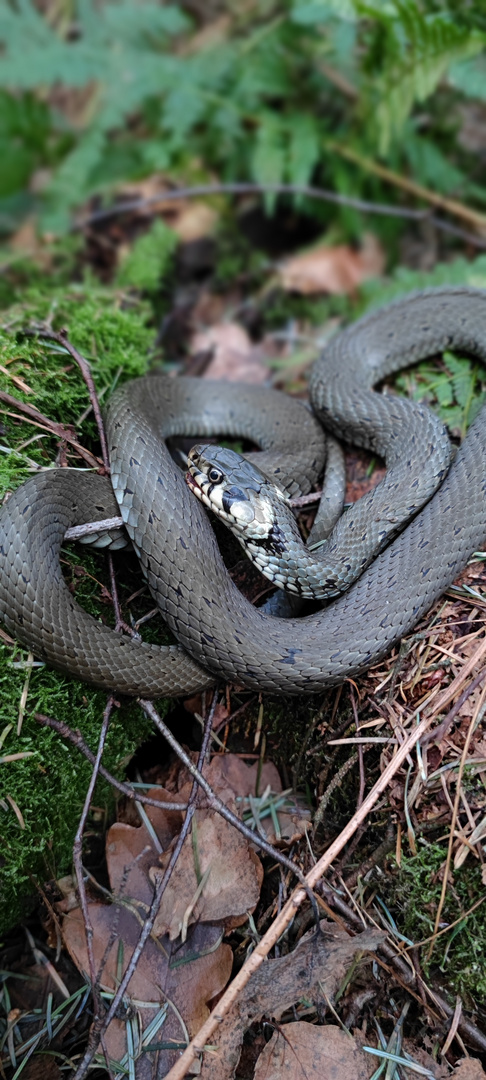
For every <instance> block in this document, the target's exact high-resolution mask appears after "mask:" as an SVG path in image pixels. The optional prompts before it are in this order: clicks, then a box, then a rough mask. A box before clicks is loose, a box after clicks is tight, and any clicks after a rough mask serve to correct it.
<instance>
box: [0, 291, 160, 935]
mask: <svg viewBox="0 0 486 1080" xmlns="http://www.w3.org/2000/svg"><path fill="white" fill-rule="evenodd" d="M149 315H150V309H149V307H148V306H146V305H144V304H142V303H140V301H139V300H135V299H133V298H131V299H130V300H128V299H127V297H126V296H125V295H124V294H123V292H122V291H121V290H120V291H118V292H117V291H111V292H110V291H108V290H105V289H103V288H101V287H99V286H98V285H94V284H90V283H87V284H84V285H73V286H70V287H69V288H67V289H56V288H54V289H53V288H50V287H47V286H44V287H42V289H41V286H40V284H39V285H37V284H36V283H34V284H33V285H32V284H31V285H30V286H29V287H28V288H26V289H25V290H24V293H23V299H22V302H21V303H16V304H15V305H14V306H13V307H10V308H9V309H8V310H7V311H6V312H5V313H4V317H3V319H2V323H3V329H1V330H0V364H1V365H2V366H3V367H4V368H6V369H7V371H8V372H9V375H6V374H2V373H1V372H0V389H1V390H3V391H6V392H7V393H9V394H10V395H12V396H13V397H15V398H16V399H18V400H22V401H26V402H28V403H29V404H30V405H34V406H35V407H37V409H39V410H40V411H41V412H42V413H44V414H45V415H46V416H48V417H50V418H51V419H53V420H59V421H62V423H64V424H68V423H70V424H74V425H75V427H76V428H77V429H78V434H79V437H80V440H81V441H82V442H83V443H84V444H85V445H87V446H90V447H91V448H92V449H93V450H94V451H95V452H98V450H99V446H98V442H97V435H96V428H95V425H94V422H93V420H92V418H91V417H90V416H89V417H88V418H87V419H86V420H83V422H82V424H80V418H81V417H82V415H83V413H84V411H85V410H86V408H87V407H88V405H89V398H88V392H87V390H86V387H85V385H84V382H83V380H82V378H81V375H80V373H79V371H78V368H77V366H76V365H75V364H74V363H73V361H72V360H71V357H70V356H69V355H67V354H66V352H65V351H64V350H62V349H59V347H58V346H53V345H52V343H49V342H47V341H41V340H40V339H36V338H31V337H26V336H24V335H23V334H22V329H23V328H24V327H26V326H29V325H32V324H35V323H39V322H42V321H44V320H46V319H52V323H53V325H54V327H57V328H59V327H60V326H67V328H68V330H69V334H70V338H71V340H72V342H73V344H75V345H76V347H77V348H78V349H79V350H80V352H82V353H83V354H84V355H85V356H87V357H88V359H89V360H90V363H91V366H92V371H93V376H94V380H95V383H96V387H97V390H98V393H99V395H100V397H101V398H102V400H103V399H104V398H107V397H109V394H110V393H111V390H112V388H113V387H114V385H115V383H116V382H117V381H118V380H119V379H126V378H131V377H133V376H136V375H141V374H143V373H144V372H145V370H146V368H147V357H148V353H149V350H150V346H151V342H152V331H151V330H150V328H149V326H148V316H149ZM11 376H16V377H17V378H20V379H22V380H24V381H25V383H26V384H27V385H28V387H29V388H30V389H31V391H32V393H26V392H24V391H22V388H21V385H19V384H18V383H15V381H14V380H13V379H12V377H11ZM0 409H1V410H2V411H1V412H0V424H1V435H0V445H1V450H0V496H3V495H4V494H5V492H6V491H7V490H12V489H13V488H14V487H15V486H17V485H18V484H19V483H21V482H22V481H23V480H24V479H26V477H27V476H28V475H30V473H31V469H32V465H30V466H29V462H31V463H36V464H37V465H44V466H48V465H50V464H51V463H52V461H53V460H54V457H55V453H56V451H57V442H58V440H57V439H55V438H53V437H52V436H50V435H48V434H46V433H45V432H42V431H40V430H39V429H38V428H36V427H34V426H32V425H31V424H29V423H26V422H24V420H17V419H14V418H13V417H12V416H8V415H7V413H8V412H16V411H18V410H16V409H15V407H11V406H7V405H5V404H4V403H3V402H0ZM39 435H41V436H42V437H41V438H40V439H39V438H38V436H39ZM33 437H34V438H35V441H34V442H29V445H27V446H25V445H24V444H25V442H26V441H27V440H31V439H32V438H33ZM7 448H10V452H7ZM68 461H69V463H70V464H75V465H79V459H75V458H74V457H73V456H72V454H71V451H70V450H69V449H68ZM67 558H68V559H69V562H70V564H71V566H73V567H74V566H76V565H77V566H81V567H82V571H81V576H79V575H78V574H77V573H75V572H73V575H72V576H73V581H74V584H75V590H76V597H77V598H80V599H82V601H83V603H84V605H85V606H86V608H87V610H89V611H90V612H91V613H92V614H94V615H95V617H98V618H100V617H101V618H103V619H104V620H105V621H110V620H111V610H110V606H109V605H107V604H106V601H104V600H103V594H102V589H100V583H101V585H103V584H105V585H106V584H108V581H107V578H106V570H105V569H104V564H103V559H102V558H101V559H100V557H99V556H97V555H95V554H92V553H89V552H85V551H84V550H82V549H77V550H73V551H70V552H69V554H68V555H67ZM122 558H125V560H126V561H127V566H128V571H129V579H128V582H129V584H128V585H127V591H125V589H124V587H123V588H122V590H121V594H122V598H123V596H126V597H128V596H129V595H130V592H133V591H135V589H137V588H139V587H140V584H141V582H140V577H137V578H135V570H134V565H135V564H134V562H133V560H132V561H131V560H130V558H128V559H127V557H126V556H122ZM89 575H91V576H89ZM130 575H131V578H132V579H133V580H130ZM93 579H95V580H93ZM134 581H136V584H134ZM128 589H129V590H130V592H129V591H128ZM147 606H151V604H150V602H149V603H148V605H147V601H146V599H145V610H147ZM138 613H139V612H138V611H135V612H134V614H135V616H137V615H138ZM125 614H128V613H126V612H125ZM154 622H155V623H156V621H154ZM149 625H150V629H149V631H148V634H147V637H149V638H151V639H152V640H153V639H158V640H160V631H159V630H158V629H157V626H156V624H155V625H153V624H152V623H151V624H149ZM22 658H24V659H25V653H22V652H18V651H15V652H14V653H12V650H11V649H9V648H8V647H7V646H6V645H2V647H1V648H0V738H2V735H3V742H2V746H1V750H0V757H1V756H4V757H8V756H9V755H11V754H17V753H25V752H28V753H31V752H32V751H33V756H31V757H26V758H22V759H20V760H17V761H3V763H2V764H1V766H0V768H1V781H0V784H1V786H0V850H1V852H2V861H1V864H0V866H1V869H0V929H5V928H7V927H8V926H9V925H11V924H12V923H14V922H15V921H16V920H17V919H19V918H20V917H21V916H22V913H23V912H24V910H25V906H26V904H27V903H28V902H29V898H30V897H31V895H32V893H33V891H34V889H33V881H32V879H36V880H39V881H40V882H41V883H42V882H44V881H45V880H46V879H50V878H52V877H56V876H58V875H62V874H64V873H66V872H67V871H69V870H70V867H71V849H72V841H73V836H74V833H75V830H76V827H77V824H78V820H79V814H80V810H81V807H82V805H83V801H84V797H85V792H86V788H87V785H88V782H89V777H90V775H91V765H90V764H89V763H88V762H87V761H86V760H85V759H84V758H83V757H82V756H81V755H80V753H79V752H78V751H77V750H75V749H74V747H72V746H71V745H70V744H68V743H66V742H65V741H64V740H62V739H61V738H60V736H59V735H58V734H57V733H55V732H53V731H51V730H49V729H45V728H42V727H40V726H39V724H38V723H37V722H36V720H35V719H34V714H35V713H36V712H41V713H45V714H47V715H48V716H51V717H54V718H55V719H56V720H59V721H64V722H65V723H66V724H68V725H69V727H70V728H71V729H76V728H79V729H80V730H81V732H82V735H83V737H84V739H85V740H86V742H87V743H88V745H89V746H90V747H91V749H92V750H93V751H96V746H97V742H98V737H99V731H100V726H101V718H102V715H103V710H104V708H105V704H106V695H105V694H104V693H101V692H99V691H96V690H94V689H92V688H91V687H87V686H85V685H83V684H81V683H78V682H76V681H74V680H71V679H68V678H64V677H63V676H61V675H59V674H58V673H56V672H54V671H50V670H48V669H47V668H40V669H34V670H33V671H32V674H31V678H30V684H29V692H28V696H27V703H26V711H25V715H24V719H23V725H22V730H21V734H20V735H17V722H18V715H19V706H20V698H21V694H22V689H23V687H24V684H25V680H26V675H27V671H26V669H25V668H20V669H17V668H14V667H12V662H16V661H18V660H21V659H22ZM159 705H160V706H161V708H162V713H164V711H165V704H164V702H161V703H159ZM150 730H151V725H150V724H149V722H148V721H147V720H146V719H145V718H144V716H143V714H142V712H141V710H140V708H139V707H138V706H136V705H135V704H134V703H126V704H123V706H122V708H121V709H119V710H118V709H116V710H115V711H114V714H113V718H112V721H111V725H110V731H109V735H108V740H107V747H106V752H105V755H104V759H103V760H104V763H105V765H106V767H107V768H108V769H109V770H110V771H111V772H113V773H115V774H118V775H121V774H122V773H123V767H124V765H125V764H126V762H127V760H129V758H130V756H131V755H132V754H133V752H134V750H135V749H136V747H137V746H138V745H139V744H140V742H141V741H142V740H143V738H145V737H146V736H147V734H148V733H149V732H150ZM95 804H96V805H97V806H100V807H102V808H104V809H105V810H106V812H107V814H110V813H112V811H113V793H112V791H111V789H110V787H109V785H108V784H106V783H105V782H103V781H100V782H99V783H98V785H97V788H96V793H95ZM15 808H17V810H18V812H19V814H20V817H19V816H18V815H17V813H16V812H15Z"/></svg>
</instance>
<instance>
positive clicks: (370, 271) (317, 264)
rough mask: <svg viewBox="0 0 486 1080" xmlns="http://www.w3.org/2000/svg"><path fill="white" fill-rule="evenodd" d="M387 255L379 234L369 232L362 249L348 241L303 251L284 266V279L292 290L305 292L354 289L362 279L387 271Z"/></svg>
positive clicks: (283, 284) (282, 267)
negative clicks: (357, 248) (356, 248)
mask: <svg viewBox="0 0 486 1080" xmlns="http://www.w3.org/2000/svg"><path fill="white" fill-rule="evenodd" d="M384 266H385V257H384V252H383V249H382V247H381V245H380V243H379V241H378V240H377V238H376V237H375V236H373V234H371V233H366V234H365V236H364V240H363V246H362V247H361V249H360V250H359V251H355V250H353V248H351V247H349V245H347V244H339V245H337V246H336V247H329V246H327V245H325V244H322V245H319V247H315V248H313V249H312V251H307V252H304V254H303V255H295V256H293V257H292V258H290V259H286V261H285V262H284V263H282V265H281V266H280V270H279V276H280V283H281V285H282V287H283V288H284V289H286V290H287V291H288V292H297V293H301V294H303V295H305V296H311V295H314V294H315V293H331V294H332V295H340V294H342V293H353V292H355V291H356V289H357V288H358V286H359V285H360V284H361V282H362V281H366V280H367V279H368V278H371V277H379V275H380V274H382V273H383V270H384Z"/></svg>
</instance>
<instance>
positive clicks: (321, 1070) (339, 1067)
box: [255, 1021, 376, 1080]
mask: <svg viewBox="0 0 486 1080" xmlns="http://www.w3.org/2000/svg"><path fill="white" fill-rule="evenodd" d="M375 1068H376V1062H373V1059H370V1056H369V1055H368V1054H365V1052H364V1050H362V1049H361V1047H360V1046H358V1044H357V1042H356V1041H355V1040H354V1039H353V1037H352V1036H351V1035H347V1034H346V1032H344V1031H341V1028H338V1027H335V1026H334V1025H331V1024H327V1025H326V1026H325V1027H315V1026H314V1024H306V1023H305V1022H304V1021H301V1022H300V1023H299V1022H297V1023H293V1024H286V1025H285V1027H283V1028H281V1030H280V1031H276V1032H274V1034H273V1035H272V1038H271V1039H270V1042H269V1043H267V1045H266V1047H265V1049H264V1051H263V1053H262V1054H260V1057H259V1059H258V1061H257V1064H256V1068H255V1080H283V1077H285V1080H369V1077H370V1076H371V1075H372V1073H373V1072H374V1071H375Z"/></svg>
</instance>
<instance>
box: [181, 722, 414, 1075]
mask: <svg viewBox="0 0 486 1080" xmlns="http://www.w3.org/2000/svg"><path fill="white" fill-rule="evenodd" d="M433 718H434V714H432V716H430V717H425V718H424V719H423V720H422V721H421V722H420V724H418V725H417V727H416V728H415V729H414V730H413V731H412V732H411V734H410V735H409V736H408V738H407V739H406V741H405V742H404V743H403V745H402V746H400V747H399V748H398V749H397V752H396V754H395V757H394V758H392V760H391V761H390V762H389V764H388V765H387V767H386V769H385V770H384V772H383V773H382V775H381V777H380V778H379V780H378V781H377V782H376V784H375V786H374V787H373V789H372V790H371V791H370V792H369V794H368V795H367V797H366V799H365V800H364V802H363V804H362V806H360V808H359V810H357V811H356V812H355V813H354V814H353V817H352V818H351V820H350V821H349V822H348V824H347V825H346V827H345V828H344V829H343V830H342V832H341V833H340V835H339V836H338V837H337V839H336V840H335V841H334V842H333V843H332V844H331V846H330V847H329V848H328V850H327V851H326V852H325V854H324V855H323V856H322V858H321V859H319V861H318V862H317V863H316V864H315V866H313V867H312V869H311V870H310V871H309V873H308V874H307V876H306V883H307V886H308V888H310V889H313V888H314V886H315V885H316V884H317V882H318V881H319V879H320V878H321V877H322V875H323V874H324V872H325V871H326V870H327V869H328V868H329V867H330V866H331V864H332V863H333V861H334V859H335V858H336V856H337V855H338V854H339V852H340V851H342V849H343V847H344V846H345V844H347V843H348V841H349V840H350V839H351V837H352V836H353V834H354V833H355V832H356V829H357V828H359V826H360V825H361V823H362V822H363V821H364V820H365V818H366V817H367V815H368V814H369V812H370V810H372V808H373V806H374V805H375V803H376V802H377V801H378V799H379V797H380V796H381V795H382V794H383V792H384V791H385V789H386V788H387V786H388V784H389V782H390V781H391V780H392V778H393V776H394V775H395V773H396V772H397V771H398V769H399V768H400V766H401V765H402V764H403V762H404V761H405V759H406V757H407V755H408V754H409V753H410V750H412V749H413V747H414V746H415V744H416V743H417V742H418V740H419V739H420V738H421V736H422V735H423V734H424V733H425V731H427V729H428V727H429V725H430V724H431V723H432V720H433ZM305 896H306V891H305V889H303V888H302V887H298V888H297V889H296V890H295V891H294V892H293V893H292V895H291V896H290V897H289V899H288V900H287V903H286V904H285V905H284V907H283V908H282V910H281V911H280V912H279V914H278V915H277V918H276V919H275V920H274V922H273V923H272V926H271V927H270V928H269V929H268V930H267V932H266V934H265V935H264V937H263V938H262V939H261V941H260V942H259V943H258V944H257V945H256V946H255V948H254V950H253V952H252V953H251V954H250V956H249V957H248V959H247V960H246V961H245V963H244V964H243V967H242V968H240V971H239V972H238V974H237V975H236V976H235V978H234V979H233V982H232V983H231V984H230V986H229V987H228V989H227V990H225V992H224V994H223V996H222V997H221V998H220V1000H219V1002H218V1004H217V1006H216V1008H215V1009H213V1011H212V1013H211V1015H210V1016H209V1018H208V1019H207V1020H206V1022H205V1023H204V1024H203V1026H202V1027H201V1029H200V1030H199V1031H198V1033H197V1035H196V1036H195V1037H194V1038H193V1039H192V1040H191V1042H190V1044H189V1046H188V1047H186V1049H185V1050H184V1052H183V1054H182V1056H181V1058H180V1060H179V1061H178V1062H177V1064H176V1065H174V1066H173V1067H172V1069H171V1070H170V1072H169V1073H168V1074H167V1077H166V1080H182V1078H183V1077H184V1076H185V1075H186V1072H187V1070H188V1068H189V1067H190V1065H192V1063H193V1061H194V1059H195V1058H198V1057H199V1056H200V1054H202V1053H203V1051H204V1047H205V1045H206V1043H207V1042H208V1041H209V1040H210V1039H211V1036H212V1035H213V1034H214V1032H215V1031H216V1029H217V1028H218V1026H219V1024H220V1023H221V1021H222V1020H223V1018H224V1017H225V1016H226V1015H227V1013H228V1012H229V1010H230V1008H231V1007H232V1006H233V1005H234V1003H235V1001H236V999H237V997H238V994H239V993H240V991H241V990H242V989H243V987H245V986H246V985H247V983H248V982H249V980H250V978H251V976H252V975H253V974H254V972H255V971H257V970H258V968H259V967H260V965H261V964H262V963H263V961H264V960H265V958H266V957H267V956H268V953H269V952H270V949H272V948H273V946H274V945H275V943H276V942H277V941H278V939H279V937H280V936H281V935H282V934H283V933H284V931H285V930H286V929H287V927H288V925H289V923H290V922H291V921H292V919H293V918H294V916H295V914H296V912H297V911H298V909H299V907H300V906H301V904H302V902H303V900H304V899H305Z"/></svg>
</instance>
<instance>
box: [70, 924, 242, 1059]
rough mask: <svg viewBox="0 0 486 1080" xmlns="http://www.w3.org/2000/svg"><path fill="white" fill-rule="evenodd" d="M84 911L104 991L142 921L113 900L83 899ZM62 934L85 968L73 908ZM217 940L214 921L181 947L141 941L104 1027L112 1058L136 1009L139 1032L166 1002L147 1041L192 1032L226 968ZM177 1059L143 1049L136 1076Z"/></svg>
mask: <svg viewBox="0 0 486 1080" xmlns="http://www.w3.org/2000/svg"><path fill="white" fill-rule="evenodd" d="M88 910H89V917H90V921H91V925H92V927H93V952H94V961H95V968H96V971H97V972H98V971H99V972H100V986H101V988H102V989H103V990H104V991H107V992H108V993H110V992H113V991H114V990H115V988H116V987H117V986H118V984H119V980H120V977H121V976H122V975H123V973H124V971H125V970H126V968H127V966H128V964H129V962H130V958H131V956H132V953H133V950H134V948H135V945H136V943H137V940H138V938H139V935H140V929H141V925H142V921H143V920H142V919H141V918H140V917H138V918H137V916H136V915H135V914H134V913H133V912H132V911H130V910H129V909H128V908H127V907H125V906H124V907H121V906H120V905H118V904H113V905H108V904H90V905H89V908H88ZM63 936H64V940H65V943H66V946H67V948H68V950H69V952H70V954H71V956H72V959H73V960H74V963H75V964H76V965H77V967H78V968H79V970H80V971H81V972H83V973H87V972H88V971H89V964H88V953H87V947H86V933H85V927H84V920H83V915H82V912H81V910H80V909H79V908H78V909H77V911H74V912H72V913H71V914H70V915H68V916H67V917H66V919H65V920H64V926H63ZM220 939H221V930H220V929H219V928H218V927H214V926H204V927H203V926H196V927H194V928H192V929H191V930H190V932H189V934H188V938H187V941H186V942H185V944H184V945H181V944H180V943H178V944H177V945H176V946H174V945H172V943H171V942H170V941H169V939H168V938H162V939H159V940H158V941H156V940H154V939H153V938H152V937H150V938H149V939H148V941H147V942H146V944H145V947H144V949H143V951H142V953H141V956H140V958H139V961H138V963H137V965H136V969H135V972H134V974H133V975H132V978H131V979H130V982H129V984H128V988H127V993H126V995H125V999H124V1012H125V1016H124V1018H117V1019H116V1020H113V1021H112V1023H111V1024H110V1025H109V1027H108V1029H107V1032H106V1036H105V1038H106V1045H107V1049H108V1053H109V1055H110V1057H111V1058H112V1059H113V1060H114V1061H118V1062H119V1061H121V1060H122V1059H123V1057H124V1055H125V1054H126V1052H127V1034H126V1032H127V1023H128V1021H129V1017H130V1015H131V1014H132V1015H135V1014H138V1017H139V1018H140V1021H141V1024H142V1029H143V1030H146V1029H147V1027H148V1025H149V1024H150V1023H152V1021H153V1020H154V1018H155V1017H157V1015H160V1010H161V1008H163V1007H164V1006H166V1004H167V1002H170V1003H171V1005H170V1007H169V1008H168V1009H167V1013H166V1016H165V1019H164V1022H163V1024H162V1026H161V1027H160V1028H159V1029H158V1031H157V1032H156V1033H155V1035H154V1036H153V1037H151V1038H150V1043H149V1045H152V1046H153V1045H155V1046H157V1044H160V1043H164V1044H166V1043H169V1044H170V1042H171V1041H173V1042H175V1043H179V1044H180V1043H182V1044H185V1043H186V1030H185V1029H187V1032H188V1033H189V1036H192V1035H195V1034H196V1032H197V1031H198V1030H199V1028H200V1027H201V1025H202V1024H203V1023H204V1021H205V1020H206V1019H207V1017H208V1015H209V1007H208V1003H209V1002H210V1001H211V1000H212V998H214V997H215V996H216V995H217V994H219V993H221V991H222V990H223V989H224V987H225V986H226V983H227V981H228V979H229V976H230V973H231V967H232V962H233V954H232V950H231V948H230V946H229V945H223V944H220ZM121 1012H123V1010H122V1011H121ZM180 1017H181V1018H182V1022H181V1019H180ZM183 1025H185V1026H183ZM142 1034H143V1031H142ZM178 1057H179V1051H178V1050H177V1049H174V1050H173V1049H167V1048H165V1049H164V1048H161V1049H155V1050H154V1051H150V1050H148V1051H146V1052H144V1054H143V1056H141V1057H140V1058H139V1059H138V1061H137V1064H136V1076H137V1080H154V1078H155V1077H157V1078H162V1077H164V1076H166V1074H167V1072H168V1071H169V1069H170V1068H171V1066H172V1065H173V1064H174V1062H175V1060H176V1059H177V1058H178ZM155 1068H156V1071H154V1070H155Z"/></svg>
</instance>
